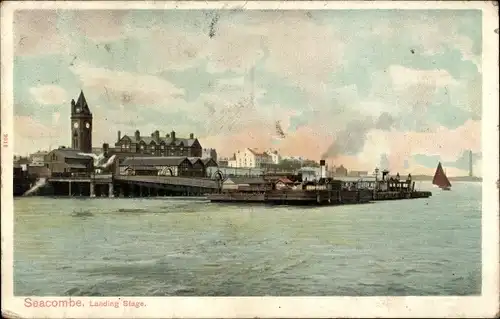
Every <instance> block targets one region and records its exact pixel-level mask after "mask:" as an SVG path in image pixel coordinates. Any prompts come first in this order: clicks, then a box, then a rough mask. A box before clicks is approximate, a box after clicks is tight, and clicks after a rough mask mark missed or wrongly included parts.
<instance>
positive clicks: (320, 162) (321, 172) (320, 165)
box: [319, 160, 326, 178]
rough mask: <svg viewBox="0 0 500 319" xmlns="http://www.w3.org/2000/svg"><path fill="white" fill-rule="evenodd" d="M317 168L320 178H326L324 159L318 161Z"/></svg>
mask: <svg viewBox="0 0 500 319" xmlns="http://www.w3.org/2000/svg"><path fill="white" fill-rule="evenodd" d="M319 168H320V178H326V167H325V160H320V161H319Z"/></svg>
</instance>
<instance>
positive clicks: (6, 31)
mask: <svg viewBox="0 0 500 319" xmlns="http://www.w3.org/2000/svg"><path fill="white" fill-rule="evenodd" d="M369 6H371V8H369ZM30 8H32V9H35V8H38V9H40V8H44V9H55V8H65V9H139V8H151V9H165V8H169V9H170V8H171V9H173V8H175V9H216V8H224V9H244V10H245V9H262V8H267V9H374V8H385V9H397V8H399V9H401V8H404V9H409V10H414V9H478V10H482V12H483V60H482V65H483V68H482V70H483V118H482V138H481V141H482V151H483V170H482V171H483V172H489V174H488V175H486V176H483V185H482V190H483V192H482V200H483V219H482V257H483V260H482V261H483V263H482V295H481V296H476V297H224V298H220V297H143V298H133V299H134V300H138V301H140V300H142V301H145V302H147V303H148V304H149V305H150V306H149V307H148V308H147V309H148V310H147V311H145V309H144V308H138V309H134V308H132V309H129V310H128V311H124V310H123V309H102V308H100V309H97V310H94V311H92V310H90V309H88V308H87V309H86V310H83V309H81V308H67V309H54V308H44V309H40V308H39V309H33V308H31V309H28V308H26V307H24V305H23V297H14V296H13V268H12V267H13V247H12V245H13V236H12V235H13V198H12V183H11V182H10V181H12V156H13V143H14V142H15V141H14V139H13V137H14V135H13V133H14V131H13V105H12V103H13V96H12V92H13V91H12V86H13V83H12V78H13V77H12V76H13V68H12V62H13V50H12V48H13V37H12V22H13V11H14V10H16V9H30ZM497 10H498V9H497V8H495V6H494V5H493V4H492V3H491V2H475V3H472V2H455V1H449V2H431V1H425V2H424V1H422V2H401V1H380V2H359V1H352V2H333V1H332V2H298V1H289V2H286V3H283V2H267V1H255V2H250V1H247V2H243V1H234V2H210V1H199V2H189V1H182V2H149V1H148V2H137V1H131V2H120V1H116V2H97V3H96V2H94V3H92V2H78V3H77V2H53V1H52V2H32V1H30V2H7V3H5V2H4V3H2V6H1V17H2V20H1V26H2V28H1V36H2V50H1V74H2V78H1V84H2V86H1V90H2V96H1V111H2V112H1V119H2V121H1V123H2V127H1V129H2V137H4V134H8V137H9V140H8V142H7V144H5V142H4V144H3V145H2V153H1V168H2V188H1V192H2V202H1V208H2V313H4V312H5V313H7V311H10V312H11V313H14V314H17V315H19V316H22V317H44V316H49V317H55V316H61V315H63V316H65V317H81V316H85V317H89V318H94V317H96V318H110V317H116V316H124V317H147V318H155V317H166V316H169V317H177V318H181V317H182V318H195V317H200V318H201V317H203V318H212V317H213V318H240V317H241V318H243V317H245V318H246V317H263V318H264V317H290V318H292V317H293V318H299V317H388V318H389V317H464V316H469V317H471V316H473V317H490V316H493V315H494V314H496V313H497V311H498V298H499V286H498V285H499V269H498V265H499V250H498V247H499V229H498V227H499V214H498V209H499V202H498V195H499V194H498V184H497V183H498V176H499V171H498V162H499V157H498V145H499V139H498V116H499V114H498V107H497V106H498V105H499V104H498V103H499V97H498V92H499V86H498V76H499V73H498V68H497V67H487V66H488V65H490V64H491V65H493V64H494V63H496V64H497V65H498V35H497V34H495V33H494V30H495V29H496V28H498V15H497ZM485 61H487V63H485ZM491 145H494V147H492V146H491ZM483 175H484V174H483ZM39 299H46V300H50V299H53V298H39ZM72 299H73V300H85V301H86V302H88V300H96V299H98V298H83V297H82V298H76V297H72Z"/></svg>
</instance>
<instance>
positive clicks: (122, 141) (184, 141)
mask: <svg viewBox="0 0 500 319" xmlns="http://www.w3.org/2000/svg"><path fill="white" fill-rule="evenodd" d="M114 151H118V152H121V153H129V154H130V153H133V154H147V155H153V156H186V157H202V147H201V144H200V142H199V141H198V139H197V138H195V137H194V134H193V133H191V134H190V135H189V137H188V138H185V137H178V136H177V135H176V132H175V131H172V132H171V133H169V134H166V135H165V136H161V135H160V131H158V130H157V131H154V132H153V133H151V135H150V136H142V135H141V133H140V132H139V130H137V131H135V133H134V135H133V136H129V135H124V136H121V132H120V131H118V139H117V141H116V143H115V149H114Z"/></svg>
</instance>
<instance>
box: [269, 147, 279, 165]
mask: <svg viewBox="0 0 500 319" xmlns="http://www.w3.org/2000/svg"><path fill="white" fill-rule="evenodd" d="M266 153H267V155H269V156H270V157H271V162H272V163H273V164H279V163H280V162H281V156H280V154H279V153H278V151H276V150H268V151H266Z"/></svg>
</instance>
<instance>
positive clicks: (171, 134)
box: [170, 131, 175, 141]
mask: <svg viewBox="0 0 500 319" xmlns="http://www.w3.org/2000/svg"><path fill="white" fill-rule="evenodd" d="M170 136H172V140H174V141H175V131H172V133H170Z"/></svg>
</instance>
